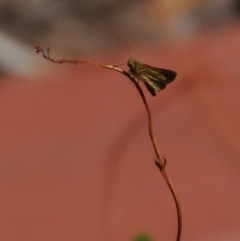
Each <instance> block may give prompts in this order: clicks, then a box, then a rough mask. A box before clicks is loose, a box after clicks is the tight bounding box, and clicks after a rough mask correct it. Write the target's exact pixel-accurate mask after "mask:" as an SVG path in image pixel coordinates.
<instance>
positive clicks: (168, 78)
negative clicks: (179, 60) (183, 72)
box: [136, 64, 177, 96]
mask: <svg viewBox="0 0 240 241" xmlns="http://www.w3.org/2000/svg"><path fill="white" fill-rule="evenodd" d="M136 75H137V78H138V79H140V80H142V81H143V82H144V84H145V86H146V87H147V89H148V90H149V92H150V93H151V94H152V95H154V96H155V95H156V91H160V90H163V89H164V88H165V87H166V86H167V84H169V83H171V82H172V81H173V80H174V79H175V78H176V75H177V73H176V72H174V71H172V70H168V69H162V68H156V67H152V66H149V65H146V64H142V68H139V69H138V72H137V74H136Z"/></svg>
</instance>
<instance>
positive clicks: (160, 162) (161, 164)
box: [34, 46, 182, 241]
mask: <svg viewBox="0 0 240 241" xmlns="http://www.w3.org/2000/svg"><path fill="white" fill-rule="evenodd" d="M34 48H35V50H36V53H42V55H43V57H44V58H45V59H46V60H49V61H51V62H53V63H58V64H62V63H70V64H79V63H80V64H88V65H93V66H96V67H102V68H105V69H110V70H114V71H117V72H119V73H121V74H123V75H125V76H127V77H128V78H129V79H130V80H131V81H132V82H133V84H134V85H135V86H136V88H137V90H138V92H139V94H140V96H141V98H142V100H143V103H144V105H145V107H146V110H147V115H148V130H149V135H150V139H151V142H152V145H153V149H154V152H155V154H156V159H155V164H156V166H157V167H158V169H159V171H160V172H161V173H162V176H163V178H164V180H165V181H166V183H167V185H168V188H169V189H170V191H171V193H172V196H173V198H174V202H175V206H176V210H177V219H178V230H177V237H176V241H180V239H181V233H182V212H181V206H180V201H179V199H178V196H177V193H176V191H175V189H174V187H173V185H172V183H171V181H170V179H169V178H168V175H167V172H166V164H167V160H166V158H165V157H164V156H163V155H161V153H160V150H159V148H158V145H157V141H156V138H155V136H154V132H153V125H152V116H151V112H150V108H149V105H148V102H147V100H146V97H145V95H144V93H143V91H142V89H141V87H140V85H139V83H138V81H137V80H136V79H135V77H134V76H133V75H132V74H131V72H129V71H125V70H123V69H120V68H118V67H116V66H114V65H105V64H101V63H97V62H94V61H90V60H82V59H76V60H66V59H53V58H51V57H50V49H49V48H48V49H47V51H46V52H44V50H43V49H42V48H41V47H40V46H35V47H34Z"/></svg>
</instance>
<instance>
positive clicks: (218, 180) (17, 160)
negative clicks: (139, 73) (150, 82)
mask: <svg viewBox="0 0 240 241" xmlns="http://www.w3.org/2000/svg"><path fill="white" fill-rule="evenodd" d="M3 2H5V4H6V3H7V2H6V1H2V2H1V3H0V6H3V5H1V4H2V3H3ZM10 2H11V3H12V4H13V6H15V7H16V6H18V7H20V8H21V6H22V3H21V4H20V5H19V4H16V2H14V1H9V4H10ZM25 2H26V1H25ZM100 2H101V3H104V2H106V1H100ZM100 2H99V3H100ZM180 2H181V4H180ZM180 2H179V5H177V6H175V5H174V4H173V5H172V6H171V4H170V5H168V4H167V2H166V1H161V3H162V4H160V5H159V4H158V2H156V1H150V2H149V5H148V8H145V10H146V11H148V13H152V14H151V17H152V22H148V18H147V16H148V17H149V15H146V16H145V15H141V14H143V12H141V11H140V13H141V14H140V15H139V16H140V17H139V19H141V21H140V22H138V21H135V22H134V21H133V22H131V23H130V22H128V18H126V16H129V17H132V18H133V19H135V20H136V19H138V17H137V16H138V15H137V13H139V12H135V10H136V9H135V8H133V9H134V10H133V9H132V10H131V8H130V10H129V12H126V11H127V9H125V5H123V4H120V3H118V5H116V7H115V8H118V7H117V6H119V7H120V6H122V7H123V8H121V11H122V12H124V13H126V16H125V15H124V16H122V15H121V13H122V12H121V11H120V12H119V15H117V13H116V12H114V11H113V14H112V15H111V17H112V19H114V21H116V22H114V21H113V20H112V21H110V20H109V19H111V18H109V19H108V15H107V14H106V12H104V11H106V9H105V8H104V9H105V10H104V9H101V7H103V6H105V5H104V4H103V5H101V4H100V5H101V6H100V5H98V6H100V10H101V11H100V12H101V14H102V15H106V16H105V17H106V19H104V21H106V22H104V23H105V24H106V23H109V25H107V26H105V25H104V26H105V27H106V29H107V30H108V29H109V31H106V32H104V31H103V29H101V28H100V29H99V32H98V33H95V28H96V29H98V27H99V26H98V25H96V24H97V22H99V20H98V19H97V16H96V19H92V21H93V22H91V24H92V25H91V24H90V25H91V26H94V27H95V28H93V29H91V28H89V26H90V25H88V28H87V25H86V29H89V32H84V28H83V29H82V28H80V27H79V26H78V27H76V26H75V27H76V28H73V29H74V31H73V29H72V32H71V34H72V35H68V34H67V30H69V31H71V26H72V25H71V24H69V25H68V24H66V26H65V27H64V26H63V25H61V24H59V23H58V25H57V24H56V23H55V24H56V25H54V24H53V25H48V24H47V23H45V24H46V26H47V28H50V30H49V32H48V34H49V35H47V32H44V31H43V29H44V27H43V26H45V25H41V24H40V22H38V21H36V22H31V21H30V20H29V19H28V18H27V17H28V16H27V15H26V16H27V17H26V16H25V15H24V16H23V17H22V19H23V20H24V21H25V22H24V21H23V24H22V25H21V24H20V22H19V24H20V26H25V25H24V23H25V24H26V23H30V22H31V24H32V25H31V24H29V26H30V27H32V28H33V29H34V27H35V26H37V27H36V29H34V30H35V32H28V31H29V29H27V28H26V29H25V28H22V29H21V28H20V27H18V25H17V27H16V26H15V25H14V24H13V25H12V26H14V28H13V29H12V30H11V28H9V25H8V24H11V23H16V22H18V18H16V19H14V21H13V22H11V21H10V19H12V18H11V17H13V16H15V15H11V14H10V13H12V12H11V11H10V9H11V8H10V7H9V6H10V5H5V7H9V8H6V9H8V10H9V13H8V12H7V11H6V12H4V13H8V14H9V15H7V14H6V16H7V17H6V16H5V21H6V22H5V23H6V24H7V25H6V26H5V29H8V28H9V32H11V31H13V32H12V34H13V35H12V36H14V34H16V35H15V38H16V39H15V42H14V41H13V42H14V43H15V44H16V43H18V44H19V43H20V42H21V41H23V40H22V39H23V38H22V36H25V39H27V40H28V41H26V40H25V41H26V42H25V44H24V45H19V46H20V47H19V46H18V48H17V49H15V48H14V47H13V46H14V44H13V45H11V44H12V42H11V39H10V38H7V40H6V41H5V40H4V41H5V43H7V44H9V45H8V47H4V46H5V45H4V44H3V42H4V41H3V42H2V40H3V39H4V38H3V37H2V35H1V33H2V29H0V48H1V49H0V51H1V56H0V116H1V121H0V173H1V174H0V240H4V241H16V240H17V241H33V240H34V241H38V240H39V241H43V240H44V241H53V240H57V241H66V240H70V241H77V240H116V241H123V240H132V239H133V238H134V237H135V236H136V235H137V234H139V233H145V234H147V235H149V236H150V237H151V238H152V240H169V241H170V240H175V239H176V232H177V217H176V210H175V205H174V202H173V199H172V196H171V194H170V192H169V190H168V189H167V186H166V184H165V182H164V180H163V178H162V176H161V174H160V173H159V171H158V169H157V168H156V167H155V165H154V158H155V156H154V151H153V148H152V146H151V142H150V139H149V135H148V129H147V115H146V111H145V107H144V105H143V103H142V100H141V98H140V96H139V95H138V92H137V91H136V89H135V87H134V85H133V84H132V83H131V82H130V81H129V80H128V79H127V78H126V77H124V76H122V75H120V74H119V73H116V72H113V71H110V70H105V69H101V68H95V67H92V66H86V65H78V66H76V65H67V64H63V65H57V64H53V63H50V62H47V61H46V60H44V59H43V58H42V56H40V55H35V53H34V49H33V48H32V47H31V46H32V45H37V44H42V43H44V46H43V47H45V46H46V44H47V46H49V47H50V48H51V51H52V52H51V54H52V57H56V58H57V57H58V58H64V57H65V56H66V58H71V56H74V57H73V58H75V57H76V55H77V57H79V58H82V57H83V58H85V56H87V57H86V58H88V59H91V60H96V61H98V62H101V63H106V64H113V65H117V64H121V63H126V62H127V59H128V58H129V55H130V54H129V53H128V51H127V47H126V46H125V41H126V39H125V37H129V41H128V42H129V43H128V44H129V46H130V50H131V55H132V56H131V57H134V58H136V59H137V60H139V61H141V62H143V63H146V64H149V65H152V66H159V67H162V68H168V69H172V70H175V71H176V72H177V73H178V76H177V78H176V80H175V81H174V82H172V83H171V84H170V85H168V86H167V88H166V89H165V90H164V91H162V92H160V93H158V94H157V96H156V97H152V96H151V95H150V94H149V93H148V92H147V90H146V89H145V86H144V85H143V84H142V83H141V86H142V87H143V89H144V91H145V93H146V97H147V99H148V101H149V105H150V108H151V111H152V116H153V125H154V130H155V135H156V138H157V141H158V144H159V147H160V149H161V151H162V153H163V154H164V156H165V157H166V158H167V160H168V163H167V169H166V170H167V173H168V174H169V177H170V179H171V181H172V183H173V185H174V187H175V188H176V191H177V193H178V195H179V198H180V201H181V205H182V214H183V232H182V240H184V241H193V240H194V241H213V240H214V241H215V240H216V241H239V240H240V204H239V203H240V175H239V173H240V161H239V159H240V148H239V143H240V127H239V123H240V95H239V92H240V68H239V63H240V47H239V46H240V45H239V40H240V32H239V29H240V23H239V20H238V19H231V20H228V21H226V22H224V24H219V25H218V24H217V23H219V22H220V20H219V19H221V20H222V21H223V20H224V19H227V17H226V16H228V14H227V13H228V11H227V10H229V9H230V8H227V5H224V4H227V3H226V1H223V0H222V1H221V4H220V3H219V2H220V1H219V2H218V7H219V9H220V10H222V11H225V12H224V14H223V12H221V11H220V10H219V9H218V10H219V11H216V12H214V14H215V15H214V14H213V15H211V14H210V13H213V9H215V8H214V7H213V6H215V5H211V4H209V5H207V3H206V2H205V1H193V2H194V3H195V4H192V5H191V4H190V5H187V4H186V1H180ZM201 2H202V5H201ZM210 2H211V3H212V2H214V1H209V3H210ZM229 2H230V1H229ZM80 3H81V2H79V3H78V4H80ZM114 3H115V4H117V1H114ZM38 4H40V2H38ZM94 4H96V3H94ZM94 4H93V6H92V7H93V9H95V8H94V6H95V5H94ZM125 4H126V2H125ZM131 4H133V5H131ZM131 4H129V6H134V4H135V2H134V1H131ZM204 4H205V5H206V6H208V7H206V8H204V7H203V6H204ZM80 5H81V4H80ZM31 6H32V7H33V9H35V10H36V11H37V10H39V9H41V8H40V7H39V8H36V5H34V4H33V5H29V9H31V8H30V7H31ZM43 6H44V5H43ZM43 6H42V7H43ZM111 6H114V4H113V5H111ZM139 6H140V4H139ZM141 6H142V5H141ZM72 7H73V9H74V6H72ZM95 7H96V6H95ZM16 8H17V7H16ZM6 9H5V10H6ZM43 9H45V8H43ZM56 9H57V8H56ZM109 9H110V8H109ZM140 9H144V7H143V8H140ZM184 9H185V11H184ZM192 9H193V10H194V11H195V12H194V11H193V12H191V10H192ZM45 10H46V9H45ZM50 10H51V11H52V9H51V8H49V12H44V13H45V14H46V15H44V14H43V15H41V18H42V19H43V20H46V19H47V20H49V19H50V16H51V18H52V19H54V20H55V18H54V15H50ZM80 10H82V11H83V12H84V9H80ZM103 10H104V11H103ZM107 10H108V8H107ZM21 11H22V12H24V13H31V14H32V15H34V16H35V17H36V18H37V17H38V15H37V14H36V12H34V11H33V12H32V11H23V10H22V9H21ZM111 11H112V10H111ZM111 11H110V10H109V13H110V12H111ZM136 11H137V10H136ZM13 12H14V11H13ZM163 12H164V14H165V15H162V14H161V13H163ZM229 12H230V10H229ZM42 13H43V12H42ZM60 13H61V11H60ZM104 13H105V14H104ZM111 13H112V12H111ZM127 13H129V15H128V14H127ZM133 13H134V14H133ZM193 13H194V14H193ZM207 13H209V15H207ZM48 14H49V15H48ZM101 14H100V17H101V16H102V15H101ZM191 14H192V15H191ZM218 14H219V15H218ZM1 16H2V15H1ZM61 16H62V15H61V14H60V15H58V17H59V18H56V19H57V20H59V19H61V20H64V19H65V20H66V18H65V17H66V16H65V15H63V16H64V17H61ZM72 16H75V15H72ZM86 16H87V17H89V16H92V15H88V14H86ZM86 16H85V17H86ZM94 16H95V15H94ZM120 16H122V18H125V21H122V24H123V25H126V27H128V30H126V29H124V28H120V27H119V26H118V25H117V23H118V24H120V22H121V21H118V20H119V19H118V18H119V17H120ZM193 16H194V17H193ZM210 16H211V17H210ZM39 17H40V15H39ZM43 17H46V18H43ZM47 17H49V19H48V18H47ZM60 17H61V18H60ZM224 17H225V18H224ZM161 18H162V19H161ZM0 19H1V18H0ZM80 19H81V18H80ZM83 19H84V18H83ZM100 19H101V18H100ZM209 19H212V22H211V24H210V22H209V21H210V20H209ZM228 19H230V18H228ZM35 20H36V19H35ZM57 20H56V22H57ZM75 20H76V21H78V20H79V19H78V18H76V19H75ZM191 20H192V21H191ZM193 20H194V21H193ZM197 20H199V22H198V21H197ZM200 20H201V21H200ZM204 20H205V22H204ZM19 21H20V20H19ZM51 21H52V20H51ZM51 21H50V20H49V22H51ZM59 21H60V20H59ZM68 21H70V19H67V20H66V23H69V22H68ZM89 21H90V20H89ZM70 22H71V21H70ZM200 22H201V24H202V25H201V24H200ZM37 23H39V25H37ZM51 23H52V22H51ZM79 23H80V24H82V25H83V26H85V25H84V24H85V22H81V21H80V22H79ZM100 23H101V22H99V24H100ZM143 23H145V24H146V25H144V24H143ZM153 23H155V24H156V25H153ZM160 23H161V24H160ZM2 24H3V22H2ZM111 24H112V25H111ZM204 24H205V25H204ZM208 24H209V25H208ZM0 25H1V24H0ZM73 25H74V24H73ZM29 26H28V27H29ZM41 26H42V28H43V29H42V28H41ZM57 26H58V27H59V28H57ZM116 26H117V27H116ZM149 26H152V29H151V28H150V30H149ZM158 26H159V29H160V28H161V30H159V32H157V31H158ZM183 26H184V27H183ZM200 26H201V27H202V28H201V27H200ZM0 27H1V26H0ZM62 27H63V28H65V30H66V32H64V31H63V30H62ZM118 27H119V28H118ZM122 27H123V26H122ZM3 29H4V28H3ZM53 29H54V30H55V31H56V32H54V31H53ZM78 29H79V32H78V31H77V30H78ZM106 29H105V30H106ZM38 30H39V31H38ZM90 30H91V31H93V32H91V31H90ZM140 30H141V31H143V32H144V34H143V32H141V31H140ZM147 30H149V31H150V32H151V33H154V31H155V30H156V32H155V34H156V35H154V36H155V37H154V38H153V39H152V40H151V41H150V40H149V37H151V36H153V35H151V34H150V33H149V32H146V31H147ZM21 31H22V32H21ZM24 31H26V32H24ZM101 31H102V32H101ZM119 31H120V32H119ZM139 31H140V32H139ZM184 31H185V32H184ZM3 32H4V31H3ZM20 33H21V34H23V35H21V34H20ZM30 33H31V34H30ZM34 33H35V34H36V35H34ZM83 33H84V34H85V33H86V35H82V36H84V38H83V39H81V34H83ZM107 33H108V34H109V35H107ZM45 34H46V35H45ZM51 34H52V35H51ZM58 34H59V35H58ZM88 34H89V35H88ZM91 34H92V35H91ZM95 34H96V36H97V37H96V39H94V41H95V42H94V41H93V39H92V38H91V36H93V35H95ZM101 34H102V35H101ZM131 34H132V35H131ZM112 35H113V39H111V38H110V37H109V36H112ZM190 35H191V37H189V36H190ZM16 36H18V37H16ZM53 36H54V37H53ZM59 36H63V39H61V37H59ZM69 36H70V38H69V39H68V37H69ZM73 36H76V37H74V38H73ZM103 36H104V37H103ZM121 36H124V37H123V38H121ZM156 36H158V37H156ZM159 36H162V38H163V40H159ZM169 36H171V37H169ZM18 38H19V39H21V41H19V39H18ZM71 38H72V39H71ZM105 38H106V39H109V42H106V41H105ZM38 39H39V40H40V41H39V42H37V40H38ZM70 39H71V41H70ZM86 39H89V42H88V40H86ZM141 40H142V41H141ZM143 40H144V41H143ZM18 41H19V42H18ZM91 41H93V42H91ZM29 42H30V43H31V44H29ZM26 43H27V44H26ZM54 43H56V45H55V44H54ZM98 43H99V45H98ZM113 43H115V45H114V44H113ZM104 44H105V45H104ZM64 46H65V47H64ZM66 46H70V47H69V49H68V47H66ZM77 46H80V47H79V49H78V51H77V50H76V49H77ZM104 46H105V47H104ZM116 46H118V47H116ZM81 47H82V49H81ZM108 47H109V48H108ZM55 49H56V50H55ZM96 49H98V51H97V50H96ZM106 49H108V51H105V50H106ZM68 50H69V52H68ZM19 51H20V52H19ZM94 51H96V52H97V53H96V54H95V55H94V54H93V53H94ZM72 53H75V55H74V54H72ZM81 53H82V54H81ZM25 54H26V55H25ZM4 58H5V59H4ZM2 60H4V61H2ZM120 67H121V68H125V69H127V67H126V66H122V65H121V66H120Z"/></svg>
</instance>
